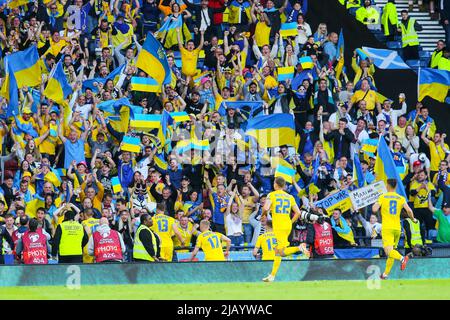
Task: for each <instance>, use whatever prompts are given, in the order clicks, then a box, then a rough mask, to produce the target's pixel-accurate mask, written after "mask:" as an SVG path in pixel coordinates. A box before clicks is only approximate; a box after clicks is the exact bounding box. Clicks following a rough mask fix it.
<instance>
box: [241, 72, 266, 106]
mask: <svg viewBox="0 0 450 320" xmlns="http://www.w3.org/2000/svg"><path fill="white" fill-rule="evenodd" d="M244 79H245V84H244V86H243V88H242V93H243V95H244V101H263V94H264V83H263V82H262V80H261V79H260V80H259V81H256V80H253V75H252V73H251V72H247V73H246V74H245V75H244ZM258 88H259V91H258Z"/></svg>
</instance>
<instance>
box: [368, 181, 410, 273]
mask: <svg viewBox="0 0 450 320" xmlns="http://www.w3.org/2000/svg"><path fill="white" fill-rule="evenodd" d="M396 188H397V180H395V179H387V190H388V192H387V193H385V194H382V195H381V196H380V197H379V198H378V202H376V203H375V204H374V205H373V206H372V211H373V212H377V211H378V210H379V209H381V223H382V225H381V238H382V239H383V240H382V241H383V248H384V251H385V253H386V256H387V257H388V258H387V260H386V269H385V271H384V273H383V275H382V276H381V278H382V279H386V278H387V276H388V275H389V272H390V271H391V269H392V266H393V265H394V261H395V260H400V261H401V263H402V264H401V270H405V268H406V264H407V263H408V260H409V256H405V257H403V256H402V255H401V254H400V253H399V252H398V251H397V250H395V249H396V248H397V244H398V241H399V240H400V234H401V225H400V214H401V212H402V209H405V210H406V212H407V213H408V215H409V216H410V217H411V219H412V220H413V221H414V222H416V219H415V218H414V215H413V212H412V210H411V208H410V207H409V206H408V203H407V202H406V199H405V198H404V197H402V196H401V195H399V194H398V193H396V192H395V190H396Z"/></svg>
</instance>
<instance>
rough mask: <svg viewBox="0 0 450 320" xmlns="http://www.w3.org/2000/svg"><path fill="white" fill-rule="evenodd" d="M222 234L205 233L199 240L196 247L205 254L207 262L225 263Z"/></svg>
mask: <svg viewBox="0 0 450 320" xmlns="http://www.w3.org/2000/svg"><path fill="white" fill-rule="evenodd" d="M221 237H222V234H220V233H219V232H212V231H205V232H202V233H201V234H200V235H199V236H198V238H197V244H196V245H195V246H196V247H198V248H200V249H202V250H203V252H204V253H205V261H225V256H224V254H223V249H222V241H221Z"/></svg>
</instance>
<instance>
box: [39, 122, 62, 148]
mask: <svg viewBox="0 0 450 320" xmlns="http://www.w3.org/2000/svg"><path fill="white" fill-rule="evenodd" d="M47 130H48V125H44V126H43V127H42V128H41V129H40V130H39V135H43V134H44V133H46V132H47ZM59 144H61V142H60V140H59V138H58V136H56V137H54V136H51V135H48V136H47V138H45V139H44V141H42V143H41V144H39V152H40V153H47V154H50V155H55V154H56V147H57V146H58V145H59Z"/></svg>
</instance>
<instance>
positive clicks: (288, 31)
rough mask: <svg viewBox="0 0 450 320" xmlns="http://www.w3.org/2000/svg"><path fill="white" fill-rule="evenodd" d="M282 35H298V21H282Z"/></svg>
mask: <svg viewBox="0 0 450 320" xmlns="http://www.w3.org/2000/svg"><path fill="white" fill-rule="evenodd" d="M280 36H282V37H296V36H298V30H297V22H288V23H282V24H281V28H280Z"/></svg>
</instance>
